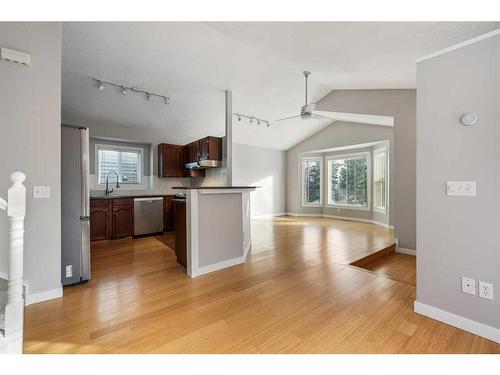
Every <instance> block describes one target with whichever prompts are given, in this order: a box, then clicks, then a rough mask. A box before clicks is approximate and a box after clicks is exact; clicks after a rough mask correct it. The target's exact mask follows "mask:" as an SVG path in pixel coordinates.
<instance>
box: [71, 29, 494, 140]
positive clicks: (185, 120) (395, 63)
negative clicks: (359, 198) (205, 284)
mask: <svg viewBox="0 0 500 375" xmlns="http://www.w3.org/2000/svg"><path fill="white" fill-rule="evenodd" d="M499 27H500V23H498V22H496V23H494V22H486V23H481V22H474V23H471V22H468V23H465V22H431V23H429V22H421V23H418V22H405V23H403V22H401V23H399V22H398V23H391V22H378V23H377V22H315V23H306V22H300V23H293V22H284V23H268V22H244V23H237V22H230V23H196V22H183V23H172V22H164V23H144V22H139V23H121V22H120V23H118V22H101V23H96V22H90V23H80V22H66V23H64V24H63V50H62V57H63V60H62V64H63V69H62V119H63V122H66V123H70V124H75V125H85V124H90V123H91V124H104V125H106V124H110V125H119V126H125V127H135V128H154V129H155V130H157V131H159V132H160V133H161V134H164V139H162V141H168V142H173V143H179V144H184V143H188V142H190V141H191V140H194V139H197V138H201V137H203V136H206V135H216V136H222V135H223V134H224V90H226V89H229V90H232V92H233V111H234V112H239V113H243V114H248V115H252V116H257V117H259V118H262V119H266V120H269V121H270V122H271V126H270V127H269V128H266V127H263V126H257V125H255V124H249V123H248V122H246V121H242V122H241V123H239V122H235V123H234V128H233V141H234V142H236V143H242V144H248V145H256V146H261V147H269V148H275V149H288V148H290V147H292V146H293V145H295V144H296V143H298V142H300V141H301V140H303V139H305V138H307V137H308V136H310V135H312V134H314V133H315V132H317V131H319V130H320V129H322V128H323V127H325V126H327V125H328V124H329V123H330V122H328V121H314V120H310V121H301V120H293V121H286V122H275V121H274V120H276V119H278V118H281V117H285V116H291V115H294V114H298V112H299V109H300V106H301V105H303V104H304V81H303V77H302V74H301V72H302V70H305V69H307V70H311V71H312V72H313V74H312V76H311V77H310V84H309V98H310V101H312V102H315V101H317V100H319V99H320V98H322V97H323V96H325V95H326V94H328V93H329V92H330V91H331V90H334V89H356V88H367V89H369V88H414V87H415V79H416V77H415V75H416V68H415V60H416V59H417V58H418V57H420V56H423V55H426V54H429V53H432V52H434V51H437V50H440V49H443V48H446V47H448V46H451V45H453V44H456V43H459V42H462V41H464V40H467V39H470V38H473V37H475V36H478V35H480V34H483V33H486V32H488V31H491V30H494V29H497V28H499ZM91 77H98V78H102V79H105V80H110V81H117V82H120V83H124V84H128V85H130V86H136V87H140V88H144V89H147V90H150V91H153V92H158V93H165V94H167V95H170V96H171V98H172V100H171V104H169V105H165V104H163V103H161V101H157V100H154V98H152V99H151V101H149V102H148V101H146V100H145V99H144V98H143V97H140V96H139V95H135V94H130V95H126V96H122V95H120V92H119V89H116V88H108V87H107V88H106V89H105V90H103V91H100V90H98V89H97V85H96V83H95V82H94V81H93V80H92V79H91Z"/></svg>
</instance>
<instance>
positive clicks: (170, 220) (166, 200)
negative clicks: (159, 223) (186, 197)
mask: <svg viewBox="0 0 500 375" xmlns="http://www.w3.org/2000/svg"><path fill="white" fill-rule="evenodd" d="M174 229H175V221H174V202H173V197H163V231H164V232H171V231H173V230H174Z"/></svg>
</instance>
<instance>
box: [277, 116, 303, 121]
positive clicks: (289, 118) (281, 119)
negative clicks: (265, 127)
mask: <svg viewBox="0 0 500 375" xmlns="http://www.w3.org/2000/svg"><path fill="white" fill-rule="evenodd" d="M298 117H300V115H297V116H290V117H284V118H280V119H279V120H276V121H284V120H291V119H293V118H298Z"/></svg>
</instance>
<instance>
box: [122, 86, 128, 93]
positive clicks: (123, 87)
mask: <svg viewBox="0 0 500 375" xmlns="http://www.w3.org/2000/svg"><path fill="white" fill-rule="evenodd" d="M122 95H127V88H126V87H125V86H122Z"/></svg>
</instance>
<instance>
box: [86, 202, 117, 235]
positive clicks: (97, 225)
mask: <svg viewBox="0 0 500 375" xmlns="http://www.w3.org/2000/svg"><path fill="white" fill-rule="evenodd" d="M110 203H111V202H110V201H109V200H108V199H102V200H101V199H99V200H94V199H93V200H91V201H90V240H91V241H97V240H106V239H110V238H111V235H112V233H111V226H112V222H111V205H110Z"/></svg>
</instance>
